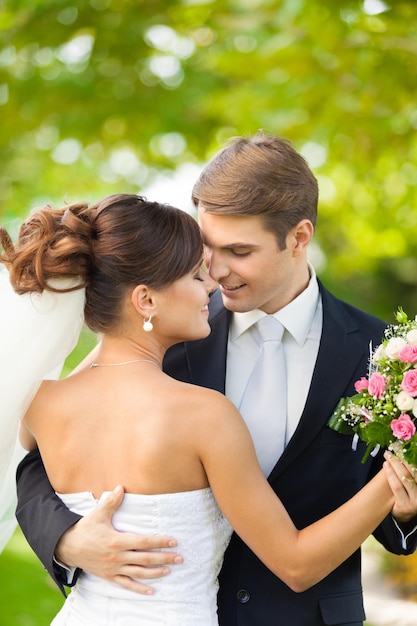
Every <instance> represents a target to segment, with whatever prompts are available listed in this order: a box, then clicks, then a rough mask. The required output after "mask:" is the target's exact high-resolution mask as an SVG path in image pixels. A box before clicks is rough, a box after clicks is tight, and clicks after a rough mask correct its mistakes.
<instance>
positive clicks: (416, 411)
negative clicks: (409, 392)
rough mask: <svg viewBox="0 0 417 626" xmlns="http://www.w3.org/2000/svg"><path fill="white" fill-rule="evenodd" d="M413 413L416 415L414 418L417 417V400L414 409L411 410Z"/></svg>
mask: <svg viewBox="0 0 417 626" xmlns="http://www.w3.org/2000/svg"><path fill="white" fill-rule="evenodd" d="M411 412H412V414H413V415H414V417H417V399H415V400H414V403H413V408H412V409H411Z"/></svg>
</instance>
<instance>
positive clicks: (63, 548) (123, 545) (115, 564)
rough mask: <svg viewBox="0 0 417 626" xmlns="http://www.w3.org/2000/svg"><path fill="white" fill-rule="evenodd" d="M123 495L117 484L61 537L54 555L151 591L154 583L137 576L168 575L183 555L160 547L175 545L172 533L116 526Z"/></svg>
mask: <svg viewBox="0 0 417 626" xmlns="http://www.w3.org/2000/svg"><path fill="white" fill-rule="evenodd" d="M123 496H124V491H123V488H122V487H120V486H119V487H116V488H115V489H114V490H113V491H112V492H111V493H110V494H109V496H108V497H107V498H106V499H105V500H104V501H103V502H102V503H101V504H100V505H99V506H98V507H97V508H96V509H95V510H94V511H92V512H91V513H89V514H88V515H86V516H85V517H83V518H82V519H81V520H80V521H79V522H77V523H76V524H75V525H74V526H72V527H71V528H70V529H69V530H68V531H67V532H66V533H65V534H64V535H63V536H62V537H61V540H60V541H59V543H58V545H57V548H56V551H55V556H56V558H57V559H58V560H59V561H61V562H62V563H66V564H67V565H68V566H70V567H79V568H81V569H83V570H85V571H86V572H89V573H90V574H95V575H96V576H100V577H101V578H105V579H106V580H109V581H111V582H113V583H116V584H118V585H120V586H121V587H124V588H125V589H130V590H132V591H136V592H137V593H142V594H151V593H153V589H152V587H150V586H149V585H145V584H143V583H141V582H138V581H137V580H135V579H137V578H141V579H152V578H160V577H161V576H166V575H167V574H169V573H170V571H171V570H170V568H169V567H168V566H169V565H173V564H179V563H182V561H183V559H182V557H181V555H180V554H178V553H176V552H166V551H164V552H160V550H161V548H174V547H176V545H177V542H176V540H175V539H173V538H172V537H168V536H165V535H149V536H145V535H134V534H130V533H122V532H119V531H117V530H115V529H114V528H113V526H112V517H113V514H114V512H115V511H116V509H117V508H118V507H119V506H120V504H121V502H122V500H123Z"/></svg>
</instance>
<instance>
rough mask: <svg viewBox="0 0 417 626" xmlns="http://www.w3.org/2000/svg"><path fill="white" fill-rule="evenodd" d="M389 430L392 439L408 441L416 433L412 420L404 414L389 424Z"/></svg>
mask: <svg viewBox="0 0 417 626" xmlns="http://www.w3.org/2000/svg"><path fill="white" fill-rule="evenodd" d="M391 430H392V434H393V435H394V437H397V439H402V440H403V441H408V440H409V439H411V437H412V436H413V435H414V434H415V432H416V427H415V425H414V422H413V420H412V419H411V418H410V416H409V415H407V414H406V413H401V415H400V416H399V417H398V418H397V419H395V420H392V422H391Z"/></svg>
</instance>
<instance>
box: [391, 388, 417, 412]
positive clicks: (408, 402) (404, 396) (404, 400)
mask: <svg viewBox="0 0 417 626" xmlns="http://www.w3.org/2000/svg"><path fill="white" fill-rule="evenodd" d="M395 404H396V405H397V407H398V408H399V409H400V411H401V412H402V413H403V412H405V411H410V410H411V409H413V411H414V404H415V400H414V398H412V397H411V396H409V395H408V393H406V392H405V391H400V393H399V394H398V396H397V397H396V399H395ZM416 408H417V407H416Z"/></svg>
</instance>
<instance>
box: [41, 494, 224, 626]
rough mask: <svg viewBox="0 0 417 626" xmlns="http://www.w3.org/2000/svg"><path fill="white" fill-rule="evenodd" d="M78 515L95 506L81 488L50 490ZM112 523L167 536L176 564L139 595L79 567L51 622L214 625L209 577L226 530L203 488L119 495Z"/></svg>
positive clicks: (64, 625)
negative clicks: (175, 542) (180, 557)
mask: <svg viewBox="0 0 417 626" xmlns="http://www.w3.org/2000/svg"><path fill="white" fill-rule="evenodd" d="M58 495H59V496H60V498H62V500H63V501H64V502H65V504H66V505H67V506H68V507H69V508H70V509H71V510H73V511H75V512H77V513H79V514H80V515H85V514H86V513H88V512H90V511H91V510H92V509H93V508H94V507H96V506H97V505H98V504H99V502H100V501H102V500H103V498H105V496H106V495H107V494H106V493H104V494H103V495H102V496H101V498H100V500H95V499H94V498H93V496H92V495H91V494H90V493H88V492H83V493H74V494H65V495H62V494H58ZM113 525H114V526H115V528H117V529H118V530H120V531H124V532H131V533H141V534H142V533H143V534H145V535H150V534H168V535H172V536H173V537H175V538H176V539H177V540H178V551H179V552H180V553H181V554H182V555H183V557H184V563H182V564H180V565H172V566H171V573H170V574H169V575H168V576H165V577H163V578H162V579H156V580H144V581H143V582H145V583H146V584H149V585H151V586H152V587H153V588H154V590H155V593H154V594H153V595H139V594H137V593H134V592H132V591H128V590H126V589H123V588H122V587H119V586H117V585H114V584H112V583H110V582H108V581H106V580H104V579H102V578H98V577H96V576H92V575H90V574H88V573H85V572H83V573H82V574H81V576H80V577H79V579H78V581H77V584H76V586H75V587H74V588H73V590H72V592H71V593H70V595H69V597H68V598H67V600H66V601H65V604H64V606H63V608H62V609H61V611H60V612H59V613H58V615H57V616H56V617H55V619H54V620H53V622H52V624H51V626H106V625H108V626H110V625H111V626H156V625H158V626H217V624H218V621H217V598H216V596H217V587H218V584H217V575H218V573H219V570H220V567H221V564H222V561H223V554H224V551H225V549H226V547H227V544H228V542H229V539H230V536H231V533H232V530H231V527H230V525H229V523H228V522H227V521H226V520H225V518H224V517H223V515H222V513H221V512H220V510H219V508H218V506H217V504H216V501H215V500H214V497H213V494H212V491H211V489H210V488H208V487H207V488H206V489H200V490H196V491H186V492H182V493H170V494H159V495H138V494H125V497H124V500H123V503H122V505H121V507H120V508H119V509H118V510H117V511H116V513H115V515H114V516H113Z"/></svg>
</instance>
